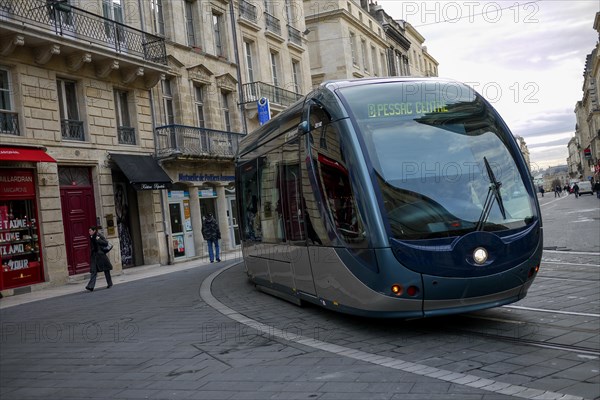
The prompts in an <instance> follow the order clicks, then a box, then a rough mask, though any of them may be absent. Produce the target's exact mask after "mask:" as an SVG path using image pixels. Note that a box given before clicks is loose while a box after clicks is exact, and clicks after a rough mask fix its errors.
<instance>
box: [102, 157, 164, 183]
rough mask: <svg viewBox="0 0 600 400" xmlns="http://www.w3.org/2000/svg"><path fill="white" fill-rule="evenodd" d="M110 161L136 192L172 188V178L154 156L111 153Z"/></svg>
mask: <svg viewBox="0 0 600 400" xmlns="http://www.w3.org/2000/svg"><path fill="white" fill-rule="evenodd" d="M110 159H111V160H113V161H114V162H115V163H116V164H117V165H118V166H119V168H120V169H121V171H123V173H124V174H125V176H126V177H127V179H129V183H131V185H132V186H133V187H134V188H135V190H160V189H170V188H171V185H172V182H171V178H169V175H167V173H166V172H165V170H164V169H162V167H161V166H160V165H158V162H157V161H156V160H155V159H154V157H152V156H149V155H143V156H142V155H132V154H114V153H110Z"/></svg>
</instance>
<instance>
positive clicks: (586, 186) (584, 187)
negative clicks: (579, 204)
mask: <svg viewBox="0 0 600 400" xmlns="http://www.w3.org/2000/svg"><path fill="white" fill-rule="evenodd" d="M577 186H579V194H584V193H589V194H594V191H593V190H592V184H591V183H590V182H589V181H582V182H577Z"/></svg>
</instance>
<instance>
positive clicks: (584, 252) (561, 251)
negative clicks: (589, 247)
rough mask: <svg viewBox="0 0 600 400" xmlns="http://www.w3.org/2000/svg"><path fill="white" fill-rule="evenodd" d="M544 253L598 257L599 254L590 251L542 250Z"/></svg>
mask: <svg viewBox="0 0 600 400" xmlns="http://www.w3.org/2000/svg"><path fill="white" fill-rule="evenodd" d="M543 252H544V253H554V254H576V255H579V256H599V257H600V253H595V252H590V251H565V250H543Z"/></svg>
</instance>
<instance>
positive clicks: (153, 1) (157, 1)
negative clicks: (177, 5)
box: [150, 0, 165, 36]
mask: <svg viewBox="0 0 600 400" xmlns="http://www.w3.org/2000/svg"><path fill="white" fill-rule="evenodd" d="M150 12H151V13H152V25H153V28H154V33H156V34H158V35H160V36H165V18H164V16H163V6H162V0H150Z"/></svg>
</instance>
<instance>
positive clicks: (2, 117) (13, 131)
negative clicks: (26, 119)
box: [0, 111, 20, 136]
mask: <svg viewBox="0 0 600 400" xmlns="http://www.w3.org/2000/svg"><path fill="white" fill-rule="evenodd" d="M0 133H2V134H5V135H15V136H19V135H20V132H19V114H17V113H15V112H8V111H0Z"/></svg>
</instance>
